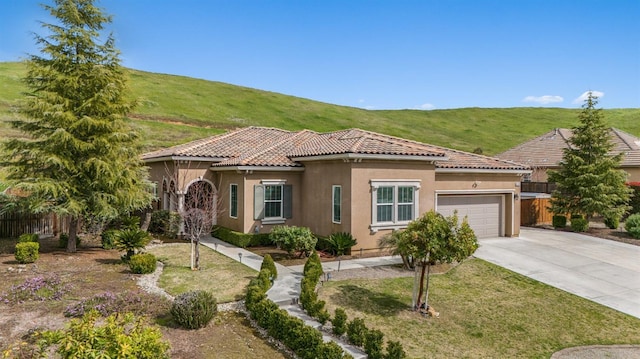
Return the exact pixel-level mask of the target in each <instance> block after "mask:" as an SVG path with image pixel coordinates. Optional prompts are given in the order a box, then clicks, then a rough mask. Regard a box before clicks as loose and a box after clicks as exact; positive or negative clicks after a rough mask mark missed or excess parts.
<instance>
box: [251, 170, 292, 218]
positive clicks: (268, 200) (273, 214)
mask: <svg viewBox="0 0 640 359" xmlns="http://www.w3.org/2000/svg"><path fill="white" fill-rule="evenodd" d="M292 193H293V192H292V186H291V185H288V184H285V182H284V181H283V180H263V181H262V183H261V184H259V185H255V186H254V198H253V200H254V202H253V204H254V206H253V208H254V217H253V218H254V219H260V220H262V223H268V224H276V223H284V220H285V219H289V218H292Z"/></svg>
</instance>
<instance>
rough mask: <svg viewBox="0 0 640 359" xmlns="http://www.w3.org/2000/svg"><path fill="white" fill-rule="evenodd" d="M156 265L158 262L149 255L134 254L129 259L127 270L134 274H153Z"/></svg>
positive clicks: (154, 257)
mask: <svg viewBox="0 0 640 359" xmlns="http://www.w3.org/2000/svg"><path fill="white" fill-rule="evenodd" d="M157 265H158V260H157V259H156V256H154V255H153V254H151V253H140V254H134V255H132V256H131V258H130V259H129V268H131V271H132V272H133V273H135V274H148V273H153V272H154V271H155V270H156V266H157Z"/></svg>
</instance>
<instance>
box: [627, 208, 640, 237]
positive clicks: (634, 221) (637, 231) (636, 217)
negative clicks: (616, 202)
mask: <svg viewBox="0 0 640 359" xmlns="http://www.w3.org/2000/svg"><path fill="white" fill-rule="evenodd" d="M624 229H625V230H626V231H627V232H628V233H629V234H630V235H631V237H633V238H640V213H636V214H632V215H630V216H629V218H627V220H626V222H625V223H624Z"/></svg>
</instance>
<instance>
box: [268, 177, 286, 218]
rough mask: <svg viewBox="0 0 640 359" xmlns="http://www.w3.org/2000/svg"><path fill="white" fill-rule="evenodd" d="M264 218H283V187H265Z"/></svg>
mask: <svg viewBox="0 0 640 359" xmlns="http://www.w3.org/2000/svg"><path fill="white" fill-rule="evenodd" d="M264 217H265V218H282V185H279V184H278V185H266V186H264Z"/></svg>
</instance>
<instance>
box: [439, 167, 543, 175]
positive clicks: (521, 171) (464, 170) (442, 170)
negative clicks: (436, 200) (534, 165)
mask: <svg viewBox="0 0 640 359" xmlns="http://www.w3.org/2000/svg"><path fill="white" fill-rule="evenodd" d="M436 173H494V174H495V173H498V174H515V175H524V174H530V173H531V170H525V169H490V168H436Z"/></svg>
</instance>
